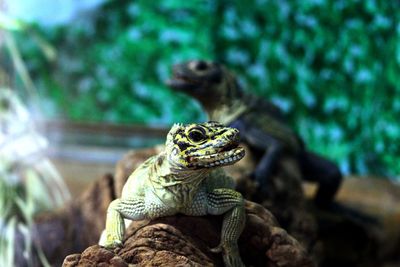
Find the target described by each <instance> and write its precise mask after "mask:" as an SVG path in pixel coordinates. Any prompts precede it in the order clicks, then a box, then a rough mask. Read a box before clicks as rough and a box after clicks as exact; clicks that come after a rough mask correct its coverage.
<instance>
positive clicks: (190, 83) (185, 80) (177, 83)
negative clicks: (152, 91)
mask: <svg viewBox="0 0 400 267" xmlns="http://www.w3.org/2000/svg"><path fill="white" fill-rule="evenodd" d="M200 83H201V81H200V80H198V79H196V78H195V77H192V76H189V75H187V74H184V73H181V72H179V71H174V73H173V75H172V78H171V79H169V80H167V81H166V84H167V86H169V87H171V88H174V89H178V90H179V89H180V90H188V89H193V88H194V87H197V86H198V85H199V84H200Z"/></svg>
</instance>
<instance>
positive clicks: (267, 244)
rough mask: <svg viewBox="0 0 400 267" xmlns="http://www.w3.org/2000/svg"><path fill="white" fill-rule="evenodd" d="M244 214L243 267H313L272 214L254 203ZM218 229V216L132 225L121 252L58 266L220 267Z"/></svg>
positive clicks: (100, 252) (91, 254)
mask: <svg viewBox="0 0 400 267" xmlns="http://www.w3.org/2000/svg"><path fill="white" fill-rule="evenodd" d="M246 212H247V221H246V227H245V229H244V231H243V234H242V236H241V237H240V239H239V247H240V251H241V255H242V259H243V261H244V262H245V264H246V265H249V266H282V267H285V266H287V267H290V266H297V267H301V266H313V264H312V262H311V260H310V259H309V257H308V256H307V254H306V252H305V250H304V248H303V247H302V246H301V245H300V244H299V243H298V242H297V241H296V240H295V239H294V238H292V237H291V236H290V235H288V234H287V233H286V231H285V230H283V229H281V228H279V227H278V226H277V223H276V220H275V218H274V217H273V216H272V214H271V213H269V212H268V211H267V210H265V209H264V208H262V207H261V206H260V205H258V204H256V203H253V202H246ZM221 224H222V216H202V217H191V216H184V215H177V216H172V217H164V218H158V219H156V220H153V221H151V222H150V223H148V224H146V223H145V222H143V221H139V222H133V223H132V224H131V225H130V226H129V228H128V230H127V233H126V240H125V242H124V246H123V248H122V249H116V250H114V251H113V252H111V251H108V253H106V252H105V251H104V249H103V248H101V247H99V246H92V247H89V248H88V249H86V250H85V251H84V252H83V253H82V254H81V258H80V259H79V262H77V263H76V262H75V265H66V263H65V261H64V265H63V266H83V265H81V264H83V263H85V264H86V263H87V264H93V263H95V264H98V266H99V264H100V263H109V262H110V259H111V258H113V257H120V258H121V259H123V260H124V262H125V263H127V264H137V266H223V263H222V257H221V255H220V254H213V253H211V252H210V251H209V248H211V247H215V246H217V245H218V243H219V240H220V235H221ZM67 259H68V257H67V258H66V261H67ZM69 262H71V261H69ZM69 262H67V263H68V264H69Z"/></svg>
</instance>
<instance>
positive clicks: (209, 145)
mask: <svg viewBox="0 0 400 267" xmlns="http://www.w3.org/2000/svg"><path fill="white" fill-rule="evenodd" d="M238 144H239V131H238V130H237V129H235V128H230V127H226V126H223V125H222V124H220V123H217V122H206V123H200V124H187V125H183V124H175V125H174V126H173V127H172V128H171V130H170V131H169V133H168V135H167V140H166V143H165V150H164V151H163V152H161V153H160V154H158V155H156V156H153V157H151V158H149V159H148V160H146V161H145V162H144V163H143V164H142V165H140V166H139V167H138V168H137V169H136V170H135V171H134V172H133V173H132V174H131V175H130V177H129V178H128V180H127V182H126V183H125V185H124V188H123V190H122V195H121V198H119V199H116V200H114V201H112V202H111V203H110V205H109V207H108V210H107V219H106V229H105V232H104V237H103V238H102V239H101V240H100V245H101V246H104V247H106V248H114V247H117V246H122V240H123V236H124V232H125V223H124V218H126V219H130V220H143V219H149V220H151V219H155V218H158V217H164V216H172V215H175V214H178V213H181V214H185V215H189V216H203V215H207V214H211V215H221V214H223V215H224V219H223V223H222V234H221V241H220V244H219V245H218V246H217V247H216V248H213V249H212V250H211V251H212V252H216V253H217V252H222V253H223V260H224V263H225V265H226V266H244V265H243V263H242V261H241V258H240V254H239V249H238V244H237V240H238V238H239V236H240V234H241V232H242V230H243V228H244V225H245V211H244V199H243V197H242V195H241V194H240V193H239V192H236V191H235V190H233V187H234V184H233V180H232V178H231V177H229V176H227V175H226V174H225V172H224V171H223V170H222V168H220V167H222V166H226V165H231V164H234V163H235V162H237V161H239V160H240V159H242V158H243V156H244V153H245V152H244V149H243V148H241V147H239V146H238Z"/></svg>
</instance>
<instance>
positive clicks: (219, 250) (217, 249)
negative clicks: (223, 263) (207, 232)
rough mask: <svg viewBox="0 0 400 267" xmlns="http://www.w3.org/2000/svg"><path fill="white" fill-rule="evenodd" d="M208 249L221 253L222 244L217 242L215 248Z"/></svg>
mask: <svg viewBox="0 0 400 267" xmlns="http://www.w3.org/2000/svg"><path fill="white" fill-rule="evenodd" d="M210 251H211V252H212V253H221V252H222V251H223V247H222V244H219V245H218V246H216V247H215V248H210Z"/></svg>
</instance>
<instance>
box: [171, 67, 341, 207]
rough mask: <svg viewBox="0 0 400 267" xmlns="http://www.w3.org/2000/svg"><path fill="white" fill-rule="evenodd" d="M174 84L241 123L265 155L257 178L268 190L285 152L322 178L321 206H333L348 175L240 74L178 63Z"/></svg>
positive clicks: (223, 118)
mask: <svg viewBox="0 0 400 267" xmlns="http://www.w3.org/2000/svg"><path fill="white" fill-rule="evenodd" d="M168 85H169V86H170V87H171V88H173V89H175V90H177V91H181V92H184V93H186V94H188V95H190V96H193V97H194V98H196V99H197V100H198V101H199V102H200V103H201V104H202V106H203V107H204V109H205V111H206V112H207V114H208V116H209V119H210V120H213V121H219V122H221V123H223V124H225V125H229V126H231V127H235V128H237V129H239V131H240V133H241V136H242V138H243V140H242V141H243V142H244V143H246V144H247V145H249V146H250V148H251V150H252V151H253V152H254V153H255V154H256V155H258V156H259V160H258V163H257V167H256V170H255V171H254V175H253V176H254V178H255V180H256V181H257V182H258V184H259V190H260V191H261V192H262V193H266V192H268V186H267V184H268V183H267V181H268V178H269V177H270V175H271V173H272V172H273V170H274V167H275V166H276V162H277V160H278V158H279V156H280V155H282V154H284V153H289V154H291V155H294V156H296V157H297V159H298V162H299V165H300V169H301V172H302V176H303V177H304V179H307V180H310V181H315V182H317V183H318V184H319V188H318V192H317V195H316V197H315V201H316V204H317V205H318V206H322V207H326V206H330V205H331V203H332V199H333V198H334V196H335V193H336V192H337V190H338V188H339V186H340V184H341V181H342V175H341V173H340V171H339V169H338V167H337V166H336V165H335V164H334V163H332V162H330V161H329V160H327V159H325V158H322V157H321V156H318V155H316V154H314V153H311V152H309V151H307V150H306V149H305V147H304V145H303V142H302V140H301V139H300V138H299V136H298V135H297V134H295V133H294V131H293V130H292V129H291V128H290V127H289V126H288V124H287V123H286V122H285V120H284V118H283V116H282V114H281V112H280V110H279V109H278V108H277V107H276V106H274V105H273V104H272V103H270V102H267V101H265V100H263V99H261V98H257V97H255V96H254V95H251V94H247V93H245V92H244V91H243V90H242V88H240V86H239V84H238V83H237V81H236V77H235V76H234V75H233V74H232V73H231V72H230V71H229V70H228V69H226V68H225V67H224V66H223V65H221V64H218V63H215V62H209V61H203V60H192V61H188V62H184V63H181V64H177V65H175V66H174V67H173V77H172V79H171V80H170V81H168Z"/></svg>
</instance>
